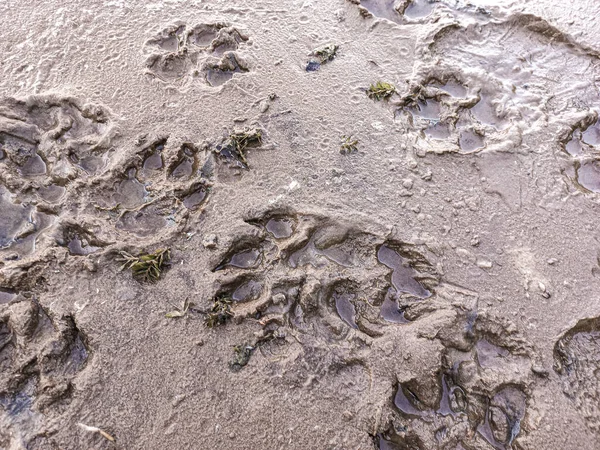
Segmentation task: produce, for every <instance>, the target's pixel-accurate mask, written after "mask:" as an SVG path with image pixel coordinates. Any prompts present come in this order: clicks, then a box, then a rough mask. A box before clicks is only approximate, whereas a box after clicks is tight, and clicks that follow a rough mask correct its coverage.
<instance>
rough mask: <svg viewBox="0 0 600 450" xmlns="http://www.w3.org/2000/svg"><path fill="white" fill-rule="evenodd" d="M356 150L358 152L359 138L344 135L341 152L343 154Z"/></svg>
mask: <svg viewBox="0 0 600 450" xmlns="http://www.w3.org/2000/svg"><path fill="white" fill-rule="evenodd" d="M356 152H358V139H355V138H354V137H352V136H342V144H341V146H340V153H341V154H342V155H349V154H352V153H356Z"/></svg>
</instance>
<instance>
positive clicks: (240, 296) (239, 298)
mask: <svg viewBox="0 0 600 450" xmlns="http://www.w3.org/2000/svg"><path fill="white" fill-rule="evenodd" d="M261 292H262V284H260V283H259V282H258V281H254V280H249V281H246V282H245V283H243V284H241V285H239V286H238V287H237V289H236V290H235V291H233V294H232V295H231V298H232V299H233V301H235V302H248V301H251V300H255V299H257V298H258V297H259V296H260V294H261Z"/></svg>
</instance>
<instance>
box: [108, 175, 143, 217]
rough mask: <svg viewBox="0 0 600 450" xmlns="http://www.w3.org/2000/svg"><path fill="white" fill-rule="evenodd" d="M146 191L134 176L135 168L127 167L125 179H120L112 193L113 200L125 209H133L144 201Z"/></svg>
mask: <svg viewBox="0 0 600 450" xmlns="http://www.w3.org/2000/svg"><path fill="white" fill-rule="evenodd" d="M147 195H148V191H147V190H146V187H145V186H144V185H143V184H142V183H140V182H139V181H138V180H137V178H136V170H135V169H133V168H132V169H129V171H128V172H127V179H126V180H123V181H121V182H120V183H119V184H118V186H117V189H116V192H115V193H114V194H113V202H114V203H115V204H118V205H119V206H121V208H125V209H135V208H137V207H138V206H141V205H143V204H144V203H145V202H146V196H147Z"/></svg>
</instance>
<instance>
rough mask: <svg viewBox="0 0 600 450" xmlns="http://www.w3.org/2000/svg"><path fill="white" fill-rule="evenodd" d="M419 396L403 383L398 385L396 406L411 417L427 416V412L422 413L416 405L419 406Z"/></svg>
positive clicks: (395, 398)
mask: <svg viewBox="0 0 600 450" xmlns="http://www.w3.org/2000/svg"><path fill="white" fill-rule="evenodd" d="M419 403H420V402H419V399H418V398H417V396H416V395H415V394H414V393H413V392H411V391H410V389H408V388H407V387H405V386H402V384H401V383H398V389H397V390H396V395H395V396H394V405H395V406H396V408H398V410H399V411H400V412H402V413H404V414H407V415H409V416H418V417H423V416H427V412H425V411H421V410H420V409H418V408H417V407H416V406H415V405H417V404H419Z"/></svg>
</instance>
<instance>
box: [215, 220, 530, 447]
mask: <svg viewBox="0 0 600 450" xmlns="http://www.w3.org/2000/svg"><path fill="white" fill-rule="evenodd" d="M247 222H248V223H250V224H252V225H253V226H254V227H255V233H250V234H247V235H243V236H240V237H238V238H237V239H236V240H235V242H233V243H232V244H231V246H230V248H229V249H228V250H227V252H225V253H224V254H222V255H221V256H220V257H219V258H218V259H217V258H215V265H214V269H213V270H214V272H215V274H216V275H217V282H218V285H219V287H218V289H217V290H216V292H215V294H214V297H215V298H217V299H220V300H221V301H222V300H223V299H229V300H228V301H230V302H231V305H232V314H233V315H234V320H244V319H247V320H252V321H256V323H257V324H259V326H260V327H261V328H262V331H261V332H260V333H259V335H261V336H271V337H275V338H272V339H269V340H264V341H263V342H261V343H260V348H261V352H262V353H263V354H264V355H267V356H268V357H269V358H270V359H271V361H277V362H272V363H270V365H269V367H270V370H271V371H273V372H274V373H279V374H285V375H283V380H284V381H285V382H288V383H291V384H293V385H296V386H304V387H306V386H308V385H310V384H311V383H312V382H313V381H314V380H320V379H321V378H323V377H333V379H334V380H337V381H339V382H340V383H341V382H342V381H341V380H345V379H347V378H348V377H349V376H350V374H352V375H351V377H352V379H353V380H354V382H353V383H352V384H351V386H352V387H351V389H350V392H349V393H348V391H346V390H344V392H346V394H347V395H351V396H354V397H355V398H354V400H355V403H356V404H357V405H361V406H360V408H359V409H360V413H359V415H360V414H362V415H363V420H364V423H365V429H366V430H368V432H369V433H370V434H371V435H372V436H373V439H374V440H375V441H376V442H377V443H378V445H379V446H380V448H406V446H407V445H413V447H412V448H421V449H426V448H434V447H437V446H438V445H439V446H440V448H455V447H456V446H457V445H463V444H464V445H466V446H469V447H468V448H471V447H470V446H475V447H473V448H486V446H487V445H492V446H494V447H495V448H498V449H505V448H509V447H510V446H511V445H512V444H513V442H514V441H515V440H516V439H518V438H519V436H521V435H522V434H524V433H526V431H527V429H528V426H529V425H528V424H526V410H527V408H528V407H530V406H531V403H530V402H531V401H530V399H529V397H528V395H527V392H528V387H529V385H530V384H531V383H532V382H533V380H534V379H535V374H534V373H533V372H532V357H534V356H535V355H534V352H533V350H532V347H531V346H530V345H529V344H528V343H527V341H525V340H524V339H523V338H522V337H521V336H520V335H519V334H518V333H517V332H516V331H515V329H514V326H513V325H512V324H511V323H510V322H508V321H506V320H501V319H498V318H495V317H492V316H490V315H488V314H487V313H486V312H485V311H480V310H479V309H478V297H477V294H476V293H474V292H471V291H469V290H467V289H463V288H458V287H456V286H453V285H450V284H445V283H443V282H442V281H441V280H440V277H439V275H438V273H437V271H436V269H435V265H434V264H432V263H431V262H430V259H429V257H430V256H431V257H432V258H433V257H434V256H433V255H429V256H425V255H426V254H427V252H426V249H424V248H421V247H418V246H415V245H410V244H407V243H405V242H402V241H399V240H394V239H389V238H384V237H382V235H383V233H380V232H377V231H362V230H361V229H360V228H358V227H356V226H351V225H345V224H342V223H339V222H336V221H333V220H330V219H328V218H326V217H323V216H318V215H311V214H294V213H290V212H289V211H268V212H267V213H265V214H263V215H261V216H259V217H256V218H253V219H249V220H248V221H247ZM368 229H369V230H376V227H369V228H368ZM412 348H415V349H416V350H415V353H414V354H413V352H412V350H411V349H412ZM335 383H336V381H334V385H335ZM345 388H347V386H345ZM390 391H393V395H392V398H391V399H390ZM392 405H393V406H392ZM376 411H379V413H376ZM381 411H384V413H383V417H380V418H378V419H375V418H374V416H375V415H376V414H381ZM440 442H441V444H440ZM442 444H443V445H442ZM452 445H454V447H452Z"/></svg>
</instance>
